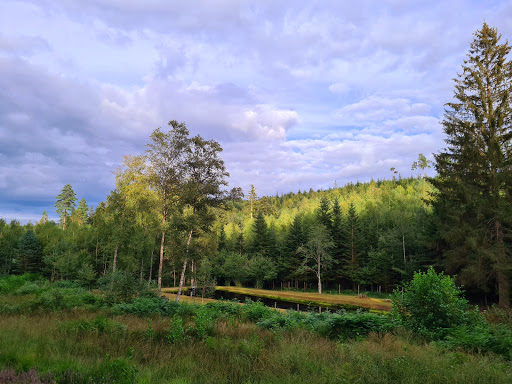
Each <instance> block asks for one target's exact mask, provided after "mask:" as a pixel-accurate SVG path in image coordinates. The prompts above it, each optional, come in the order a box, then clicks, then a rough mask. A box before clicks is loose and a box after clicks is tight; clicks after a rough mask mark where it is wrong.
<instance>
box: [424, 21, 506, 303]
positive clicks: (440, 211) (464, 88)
mask: <svg viewBox="0 0 512 384" xmlns="http://www.w3.org/2000/svg"><path fill="white" fill-rule="evenodd" d="M500 39H501V35H500V34H499V33H498V31H497V30H496V29H495V28H490V27H489V26H488V25H487V24H486V23H484V24H483V27H482V29H481V30H479V31H477V32H476V33H475V34H474V40H473V42H472V43H471V44H470V49H469V53H468V54H467V58H466V60H465V61H464V64H463V65H462V73H460V74H459V75H458V78H456V79H455V80H454V81H455V94H454V98H455V101H454V102H452V103H448V104H447V108H446V110H445V114H444V120H443V122H442V124H443V127H444V132H445V133H446V135H447V138H446V140H445V141H446V144H447V148H445V149H444V151H442V152H440V153H438V154H437V155H435V160H436V170H437V172H438V174H439V178H436V179H434V180H433V183H434V185H435V186H436V187H437V188H438V190H439V192H438V193H437V196H436V201H435V203H434V207H435V211H436V213H437V217H438V219H439V226H440V237H441V239H442V241H443V242H444V244H445V245H446V252H445V261H446V265H447V267H448V268H449V272H452V273H453V272H456V273H459V274H460V276H461V278H462V279H463V281H464V282H465V283H466V284H468V283H478V284H480V285H482V286H487V287H489V286H492V285H493V283H494V282H495V283H496V284H497V286H498V295H499V305H500V306H501V307H508V306H510V271H511V267H512V257H511V251H510V249H511V248H510V245H511V244H510V241H511V238H510V234H511V231H510V229H511V228H512V168H511V165H512V164H511V162H512V145H511V138H512V130H511V128H512V108H511V97H512V95H511V92H512V63H511V62H510V61H509V60H508V59H507V55H508V54H509V53H510V49H511V47H510V46H509V45H508V42H507V41H506V42H505V43H500Z"/></svg>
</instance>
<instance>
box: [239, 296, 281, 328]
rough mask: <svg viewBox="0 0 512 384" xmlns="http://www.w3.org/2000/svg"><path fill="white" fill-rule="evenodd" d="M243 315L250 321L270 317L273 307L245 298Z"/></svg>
mask: <svg viewBox="0 0 512 384" xmlns="http://www.w3.org/2000/svg"><path fill="white" fill-rule="evenodd" d="M243 312H244V315H245V316H246V318H247V319H249V320H251V321H254V322H256V321H258V320H261V319H263V318H266V317H270V315H272V313H273V312H274V310H273V309H271V308H269V307H267V306H266V305H265V304H263V303H262V302H260V301H252V300H250V299H247V300H245V306H244V311H243Z"/></svg>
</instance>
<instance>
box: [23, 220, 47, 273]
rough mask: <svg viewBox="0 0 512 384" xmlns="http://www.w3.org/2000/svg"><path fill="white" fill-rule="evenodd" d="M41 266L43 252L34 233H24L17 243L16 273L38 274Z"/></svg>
mask: <svg viewBox="0 0 512 384" xmlns="http://www.w3.org/2000/svg"><path fill="white" fill-rule="evenodd" d="M42 264H43V250H42V248H41V243H40V242H39V240H38V239H37V237H36V235H35V233H34V231H32V230H31V229H30V230H28V231H26V232H25V233H24V234H23V236H22V237H21V238H20V239H19V241H18V250H17V256H16V271H17V272H18V273H26V272H39V271H40V270H41V267H42Z"/></svg>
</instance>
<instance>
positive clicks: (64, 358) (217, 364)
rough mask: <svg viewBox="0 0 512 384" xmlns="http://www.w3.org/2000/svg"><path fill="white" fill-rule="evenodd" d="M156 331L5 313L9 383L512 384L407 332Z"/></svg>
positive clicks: (156, 320) (505, 373)
mask: <svg viewBox="0 0 512 384" xmlns="http://www.w3.org/2000/svg"><path fill="white" fill-rule="evenodd" d="M98 316H107V319H108V320H109V321H110V324H111V325H110V327H104V328H100V329H93V328H91V329H87V327H80V326H79V325H80V324H90V323H92V322H94V319H95V318H97V317H98ZM102 321H103V320H102ZM103 322H105V321H103ZM106 324H108V323H106ZM116 324H117V325H122V327H121V326H114V325H116ZM185 326H187V325H185ZM151 328H152V332H148V319H144V318H140V317H136V316H131V315H122V316H109V315H107V314H105V313H103V312H101V311H99V312H97V311H94V312H90V311H83V310H73V311H66V312H55V313H50V314H38V315H33V316H22V317H20V316H9V315H1V316H0V329H2V332H0V366H2V367H4V370H3V373H0V380H1V378H2V375H4V376H5V375H7V374H8V373H9V371H8V370H7V368H10V369H14V370H18V371H28V370H29V369H35V372H37V375H38V377H39V378H42V379H44V378H45V377H46V378H50V377H51V378H53V379H55V378H57V382H59V383H86V382H105V383H107V382H110V383H135V382H138V383H216V384H222V383H294V384H295V383H296V384H300V383H373V384H377V383H418V382H421V383H423V384H428V383H436V384H437V383H510V382H512V367H511V366H510V364H509V363H506V362H505V361H503V360H502V359H500V358H498V357H495V356H482V355H479V354H468V353H462V352H450V351H443V350H440V349H439V348H437V347H436V346H435V345H434V344H428V343H427V344H426V343H423V342H417V341H415V340H414V339H413V338H412V336H411V335H410V334H407V333H405V334H395V335H393V334H380V335H379V334H370V336H369V337H368V338H365V339H362V340H359V341H358V340H352V341H350V340H349V341H346V342H343V343H340V342H337V341H334V340H329V339H326V338H323V337H319V336H318V335H315V334H314V333H312V332H309V331H306V330H301V329H298V330H295V331H292V332H277V333H276V332H271V331H268V330H264V329H261V328H259V327H257V326H256V325H255V324H253V323H251V322H245V321H233V320H229V319H226V320H224V321H219V322H218V323H217V324H216V326H215V329H214V336H209V337H207V338H205V339H203V340H198V339H197V338H194V337H192V336H185V337H184V338H183V340H180V341H177V342H173V343H170V342H169V341H167V340H166V339H165V337H161V336H162V335H164V334H165V333H166V332H167V331H168V329H169V319H168V318H163V317H159V316H156V317H152V318H151ZM130 351H133V352H130ZM107 356H108V357H107ZM11 375H12V373H11ZM90 380H92V381H90ZM101 380H104V381H101Z"/></svg>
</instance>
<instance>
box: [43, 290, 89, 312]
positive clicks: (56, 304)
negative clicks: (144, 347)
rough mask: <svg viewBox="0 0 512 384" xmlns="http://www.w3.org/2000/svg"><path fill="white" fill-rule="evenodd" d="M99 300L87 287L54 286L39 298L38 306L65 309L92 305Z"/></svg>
mask: <svg viewBox="0 0 512 384" xmlns="http://www.w3.org/2000/svg"><path fill="white" fill-rule="evenodd" d="M97 302H98V300H97V298H96V297H95V296H94V295H93V294H92V293H91V292H90V291H87V290H85V289H82V288H80V289H75V288H54V287H52V288H51V289H49V290H48V291H45V292H43V293H42V294H41V295H40V296H39V297H38V298H37V300H36V306H37V307H39V308H43V309H49V310H63V309H64V310H65V309H73V308H78V307H83V306H91V305H95V304H97Z"/></svg>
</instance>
